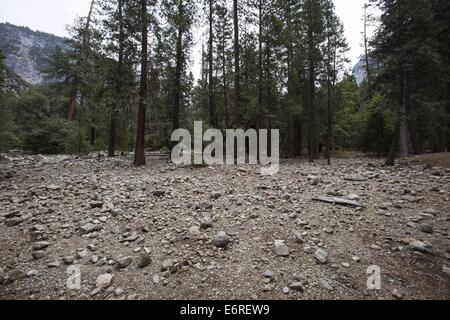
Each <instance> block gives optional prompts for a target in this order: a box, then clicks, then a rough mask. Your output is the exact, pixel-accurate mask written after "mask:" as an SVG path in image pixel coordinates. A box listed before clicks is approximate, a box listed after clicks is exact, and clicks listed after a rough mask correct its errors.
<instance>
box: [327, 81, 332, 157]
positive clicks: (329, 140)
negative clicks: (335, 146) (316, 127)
mask: <svg viewBox="0 0 450 320" xmlns="http://www.w3.org/2000/svg"><path fill="white" fill-rule="evenodd" d="M327 95H328V98H327V100H328V127H327V146H326V149H327V150H326V158H327V163H328V165H331V149H332V140H333V108H332V101H331V99H332V98H331V95H332V94H331V82H330V81H329V80H328V84H327Z"/></svg>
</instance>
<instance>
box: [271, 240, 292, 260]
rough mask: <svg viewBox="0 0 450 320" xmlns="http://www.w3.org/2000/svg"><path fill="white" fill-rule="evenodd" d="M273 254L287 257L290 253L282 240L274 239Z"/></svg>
mask: <svg viewBox="0 0 450 320" xmlns="http://www.w3.org/2000/svg"><path fill="white" fill-rule="evenodd" d="M274 244H275V254H276V255H277V256H279V257H287V256H289V254H290V250H289V247H288V246H287V245H286V244H285V243H284V241H283V240H275V243H274Z"/></svg>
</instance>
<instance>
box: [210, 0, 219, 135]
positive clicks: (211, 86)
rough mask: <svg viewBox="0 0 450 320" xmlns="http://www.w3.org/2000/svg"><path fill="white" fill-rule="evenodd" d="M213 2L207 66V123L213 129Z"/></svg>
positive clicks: (214, 120) (214, 124)
mask: <svg viewBox="0 0 450 320" xmlns="http://www.w3.org/2000/svg"><path fill="white" fill-rule="evenodd" d="M213 15H214V8H213V0H209V48H208V66H209V77H208V78H209V80H208V106H209V122H210V125H211V126H212V127H214V128H217V127H218V123H216V113H215V104H214V77H213V67H214V66H213V43H214V35H213Z"/></svg>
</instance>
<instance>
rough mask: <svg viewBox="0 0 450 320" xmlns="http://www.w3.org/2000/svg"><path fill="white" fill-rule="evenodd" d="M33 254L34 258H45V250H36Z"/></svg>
mask: <svg viewBox="0 0 450 320" xmlns="http://www.w3.org/2000/svg"><path fill="white" fill-rule="evenodd" d="M31 255H32V256H33V259H34V260H39V259H42V258H44V256H45V252H44V251H34V252H33V253H32V254H31Z"/></svg>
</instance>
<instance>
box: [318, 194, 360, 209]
mask: <svg viewBox="0 0 450 320" xmlns="http://www.w3.org/2000/svg"><path fill="white" fill-rule="evenodd" d="M312 199H313V200H314V201H321V202H326V203H333V204H340V205H344V206H351V207H358V208H363V207H364V206H363V205H362V204H360V203H358V202H356V201H352V200H347V199H342V198H335V197H313V198H312Z"/></svg>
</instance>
